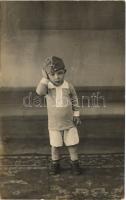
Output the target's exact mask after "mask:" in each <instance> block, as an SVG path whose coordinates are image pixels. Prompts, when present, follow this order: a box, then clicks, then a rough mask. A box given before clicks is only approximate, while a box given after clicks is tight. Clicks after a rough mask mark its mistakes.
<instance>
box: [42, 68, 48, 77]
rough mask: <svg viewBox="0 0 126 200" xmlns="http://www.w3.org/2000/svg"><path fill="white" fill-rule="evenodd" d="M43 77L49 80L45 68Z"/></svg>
mask: <svg viewBox="0 0 126 200" xmlns="http://www.w3.org/2000/svg"><path fill="white" fill-rule="evenodd" d="M42 76H43V78H46V79H48V75H47V73H46V71H45V69H44V68H42Z"/></svg>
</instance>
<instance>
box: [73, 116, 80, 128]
mask: <svg viewBox="0 0 126 200" xmlns="http://www.w3.org/2000/svg"><path fill="white" fill-rule="evenodd" d="M73 122H74V124H75V126H79V125H81V119H80V117H79V116H73Z"/></svg>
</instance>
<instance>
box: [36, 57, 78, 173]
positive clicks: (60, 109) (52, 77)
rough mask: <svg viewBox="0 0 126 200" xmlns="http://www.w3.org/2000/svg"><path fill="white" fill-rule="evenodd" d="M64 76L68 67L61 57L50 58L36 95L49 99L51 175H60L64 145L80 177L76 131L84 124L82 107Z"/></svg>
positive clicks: (73, 168)
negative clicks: (81, 114) (80, 108)
mask: <svg viewBox="0 0 126 200" xmlns="http://www.w3.org/2000/svg"><path fill="white" fill-rule="evenodd" d="M65 73H66V69H65V65H64V62H63V60H62V59H61V58H59V57H56V56H52V57H48V58H47V59H46V60H45V62H44V66H43V69H42V74H43V78H42V79H41V81H40V83H39V84H38V86H37V89H36V92H37V94H38V95H45V96H46V100H47V110H48V129H49V139H50V145H51V155H52V168H51V174H58V173H60V154H59V148H60V147H61V146H63V143H65V145H66V146H67V147H68V151H69V154H70V159H71V167H72V172H73V173H74V174H76V175H79V174H80V173H81V171H80V167H79V162H78V153H77V144H78V143H79V136H78V131H77V128H76V126H78V125H79V124H80V123H81V121H80V118H79V105H78V98H77V95H76V92H75V89H74V87H73V86H72V85H71V84H70V83H68V82H67V81H66V80H65V79H64V77H65Z"/></svg>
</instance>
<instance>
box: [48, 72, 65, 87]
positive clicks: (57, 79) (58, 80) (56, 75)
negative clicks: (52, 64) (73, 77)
mask: <svg viewBox="0 0 126 200" xmlns="http://www.w3.org/2000/svg"><path fill="white" fill-rule="evenodd" d="M65 72H66V71H65V70H64V69H60V70H58V71H56V72H54V71H51V72H50V73H49V74H48V77H49V79H50V81H51V82H52V83H53V84H54V85H56V86H60V85H62V83H63V81H64V76H65Z"/></svg>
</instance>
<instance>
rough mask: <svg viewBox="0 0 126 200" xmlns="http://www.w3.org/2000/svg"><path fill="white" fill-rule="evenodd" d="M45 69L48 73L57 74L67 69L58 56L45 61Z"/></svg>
mask: <svg viewBox="0 0 126 200" xmlns="http://www.w3.org/2000/svg"><path fill="white" fill-rule="evenodd" d="M44 69H45V70H46V72H47V73H50V72H56V71H58V70H60V69H65V65H64V62H63V60H62V59H61V58H59V57H56V56H51V57H48V58H46V59H45V62H44Z"/></svg>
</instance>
